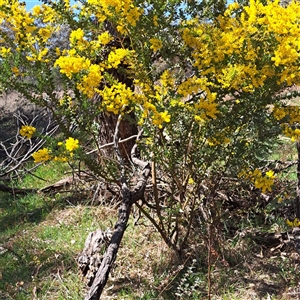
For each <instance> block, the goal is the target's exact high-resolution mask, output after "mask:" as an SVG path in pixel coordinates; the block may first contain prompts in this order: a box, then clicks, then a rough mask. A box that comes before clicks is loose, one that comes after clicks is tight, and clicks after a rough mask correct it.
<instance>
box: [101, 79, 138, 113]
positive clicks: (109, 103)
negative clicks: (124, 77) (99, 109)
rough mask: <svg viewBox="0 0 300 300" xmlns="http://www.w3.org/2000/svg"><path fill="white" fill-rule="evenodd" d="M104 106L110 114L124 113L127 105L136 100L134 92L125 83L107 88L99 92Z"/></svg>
mask: <svg viewBox="0 0 300 300" xmlns="http://www.w3.org/2000/svg"><path fill="white" fill-rule="evenodd" d="M99 94H100V95H101V96H102V105H103V107H105V109H106V110H107V111H108V112H112V113H114V114H119V113H122V112H123V111H124V109H125V107H126V106H127V105H129V103H130V102H131V101H133V100H134V93H133V91H132V90H131V89H130V88H129V87H127V86H126V85H125V84H123V83H120V82H118V83H116V84H114V85H113V86H112V87H108V86H106V87H105V88H104V89H103V90H101V91H99Z"/></svg>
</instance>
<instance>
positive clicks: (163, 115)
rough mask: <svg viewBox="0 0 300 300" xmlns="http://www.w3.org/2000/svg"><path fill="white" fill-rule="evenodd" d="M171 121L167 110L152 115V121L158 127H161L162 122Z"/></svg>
mask: <svg viewBox="0 0 300 300" xmlns="http://www.w3.org/2000/svg"><path fill="white" fill-rule="evenodd" d="M170 121H171V116H170V114H169V113H168V112H167V111H164V112H160V113H155V114H154V116H153V117H152V122H153V124H154V125H156V126H157V127H158V128H162V124H163V123H169V122H170Z"/></svg>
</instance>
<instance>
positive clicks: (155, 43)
mask: <svg viewBox="0 0 300 300" xmlns="http://www.w3.org/2000/svg"><path fill="white" fill-rule="evenodd" d="M150 44H151V46H150V49H152V50H153V51H154V52H157V51H158V50H160V49H161V48H162V46H163V44H162V41H161V40H159V39H155V38H153V39H150Z"/></svg>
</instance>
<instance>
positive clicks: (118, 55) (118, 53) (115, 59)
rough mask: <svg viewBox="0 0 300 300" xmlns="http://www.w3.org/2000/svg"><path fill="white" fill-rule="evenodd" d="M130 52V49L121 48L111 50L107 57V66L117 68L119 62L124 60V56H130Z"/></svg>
mask: <svg viewBox="0 0 300 300" xmlns="http://www.w3.org/2000/svg"><path fill="white" fill-rule="evenodd" d="M131 53H132V51H130V50H128V49H122V48H121V49H116V50H114V51H111V52H110V53H109V55H108V58H107V62H108V64H109V67H111V68H117V67H118V66H119V65H120V64H121V62H122V61H124V60H125V58H126V57H129V56H130V54H131Z"/></svg>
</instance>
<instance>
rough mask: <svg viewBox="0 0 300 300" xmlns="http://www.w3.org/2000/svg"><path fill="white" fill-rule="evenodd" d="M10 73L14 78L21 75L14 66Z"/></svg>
mask: <svg viewBox="0 0 300 300" xmlns="http://www.w3.org/2000/svg"><path fill="white" fill-rule="evenodd" d="M11 71H12V72H13V73H14V75H15V76H19V75H21V72H20V70H19V69H18V68H17V67H16V66H14V67H12V68H11Z"/></svg>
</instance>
